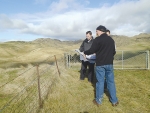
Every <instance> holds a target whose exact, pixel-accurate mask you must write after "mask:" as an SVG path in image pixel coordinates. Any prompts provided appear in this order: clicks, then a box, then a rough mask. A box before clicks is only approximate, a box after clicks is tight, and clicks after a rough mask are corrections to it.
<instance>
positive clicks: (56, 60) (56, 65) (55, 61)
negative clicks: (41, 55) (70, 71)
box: [54, 55, 60, 76]
mask: <svg viewBox="0 0 150 113" xmlns="http://www.w3.org/2000/svg"><path fill="white" fill-rule="evenodd" d="M54 57H55V62H56V66H57V70H58V74H59V76H60V71H59V68H58V64H57V59H56V55H54Z"/></svg>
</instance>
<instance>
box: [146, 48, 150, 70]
mask: <svg viewBox="0 0 150 113" xmlns="http://www.w3.org/2000/svg"><path fill="white" fill-rule="evenodd" d="M146 56H147V61H146V63H147V69H150V67H149V57H150V56H149V50H148V51H147V55H146Z"/></svg>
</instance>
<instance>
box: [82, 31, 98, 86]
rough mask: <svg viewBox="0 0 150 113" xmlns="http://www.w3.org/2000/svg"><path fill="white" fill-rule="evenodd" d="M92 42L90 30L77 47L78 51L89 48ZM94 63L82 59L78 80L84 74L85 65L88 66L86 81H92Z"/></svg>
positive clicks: (83, 76)
mask: <svg viewBox="0 0 150 113" xmlns="http://www.w3.org/2000/svg"><path fill="white" fill-rule="evenodd" d="M92 43H93V37H92V32H91V31H87V32H86V39H85V40H84V41H83V42H82V44H81V46H80V49H79V50H80V52H84V51H86V50H88V49H90V48H91V45H92ZM94 64H95V62H90V61H84V60H82V64H81V71H80V80H84V78H85V75H86V70H87V66H88V67H89V70H88V81H89V82H91V83H92V82H93V78H94Z"/></svg>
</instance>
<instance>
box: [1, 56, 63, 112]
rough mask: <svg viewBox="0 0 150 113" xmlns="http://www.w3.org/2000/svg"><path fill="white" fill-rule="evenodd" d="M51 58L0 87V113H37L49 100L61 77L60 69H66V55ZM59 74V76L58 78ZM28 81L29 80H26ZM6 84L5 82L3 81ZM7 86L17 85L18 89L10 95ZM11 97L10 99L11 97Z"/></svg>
mask: <svg viewBox="0 0 150 113" xmlns="http://www.w3.org/2000/svg"><path fill="white" fill-rule="evenodd" d="M56 56H57V55H54V56H49V57H47V58H46V59H45V60H43V61H41V62H39V63H36V64H35V66H32V67H30V68H28V69H27V70H26V71H24V72H23V73H21V74H19V75H18V76H17V77H15V78H13V79H11V80H10V81H7V82H6V83H4V84H2V85H1V86H0V91H1V92H0V98H2V99H3V100H4V99H5V98H6V99H8V100H7V102H3V100H1V99H0V101H2V102H0V112H4V113H5V112H8V113H9V112H15V113H16V112H18V113H20V112H21V113H24V112H25V113H26V112H32V113H37V112H38V111H39V109H40V108H42V106H43V101H44V100H45V98H47V96H48V94H49V91H50V90H51V87H52V86H53V85H54V84H55V81H56V80H57V78H58V77H59V76H60V70H61V69H60V68H59V66H61V67H64V55H58V57H57V58H56ZM56 73H58V75H59V76H56V75H57V74H56ZM26 79H27V80H26ZM3 82H4V81H3ZM7 85H8V86H9V85H10V86H11V85H17V86H16V87H17V90H18V89H20V91H17V90H16V89H13V91H11V92H10V91H9V90H8V91H7V92H10V94H9V95H8V94H7V92H5V90H6V89H7V88H5V87H7ZM9 96H10V97H9Z"/></svg>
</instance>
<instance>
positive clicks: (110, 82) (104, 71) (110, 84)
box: [95, 65, 118, 104]
mask: <svg viewBox="0 0 150 113" xmlns="http://www.w3.org/2000/svg"><path fill="white" fill-rule="evenodd" d="M113 70H114V69H113V65H103V66H96V79H97V82H96V99H95V100H96V102H97V103H98V104H101V103H102V99H103V93H104V80H105V79H106V83H107V89H108V91H109V94H110V99H109V100H110V101H111V103H113V104H114V103H116V102H117V101H118V99H117V96H116V86H115V81H114V72H113Z"/></svg>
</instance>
